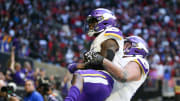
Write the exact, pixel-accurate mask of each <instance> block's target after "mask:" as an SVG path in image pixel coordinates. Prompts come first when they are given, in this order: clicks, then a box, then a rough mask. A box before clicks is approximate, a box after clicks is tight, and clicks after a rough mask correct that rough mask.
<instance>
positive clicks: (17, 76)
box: [12, 62, 26, 86]
mask: <svg viewBox="0 0 180 101" xmlns="http://www.w3.org/2000/svg"><path fill="white" fill-rule="evenodd" d="M12 76H13V80H14V82H15V83H16V84H17V85H20V86H24V83H25V79H26V76H25V74H24V72H22V70H21V64H20V63H18V62H17V63H16V64H15V71H14V72H13V75H12Z"/></svg>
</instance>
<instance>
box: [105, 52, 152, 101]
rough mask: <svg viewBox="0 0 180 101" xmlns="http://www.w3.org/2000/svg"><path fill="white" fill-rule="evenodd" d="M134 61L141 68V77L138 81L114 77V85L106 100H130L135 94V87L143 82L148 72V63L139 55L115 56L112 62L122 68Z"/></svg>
mask: <svg viewBox="0 0 180 101" xmlns="http://www.w3.org/2000/svg"><path fill="white" fill-rule="evenodd" d="M130 61H134V62H136V63H138V64H139V66H140V68H141V70H142V76H141V79H140V80H138V81H129V82H124V83H122V82H119V81H117V80H115V79H114V87H113V90H112V93H111V95H110V96H109V97H108V98H107V99H106V101H130V100H131V98H132V96H133V95H134V94H135V92H136V91H137V89H138V88H139V87H140V86H141V85H142V84H143V82H144V81H145V79H146V77H147V74H148V72H149V64H148V62H147V61H146V59H144V58H142V57H140V56H134V57H118V56H115V57H114V60H113V63H114V64H115V65H117V66H118V67H119V68H121V69H123V68H124V67H125V65H126V64H127V63H128V62H130Z"/></svg>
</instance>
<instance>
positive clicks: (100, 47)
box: [65, 8, 124, 101]
mask: <svg viewBox="0 0 180 101" xmlns="http://www.w3.org/2000/svg"><path fill="white" fill-rule="evenodd" d="M116 22H117V21H116V17H115V15H114V14H113V13H112V12H111V11H109V10H107V9H103V8H98V9H95V10H93V11H92V12H91V13H90V15H89V16H88V17H87V27H88V35H89V36H94V37H96V38H95V40H94V41H93V43H92V44H91V48H90V50H91V51H93V52H97V53H100V54H101V55H102V56H104V57H106V58H107V59H109V60H110V61H112V60H113V58H114V56H115V55H117V56H122V54H123V44H124V41H123V36H122V32H121V31H120V30H119V29H118V28H117V27H116V25H117V23H116ZM68 68H69V70H70V72H71V73H74V72H75V71H76V70H77V69H84V68H86V69H87V68H92V69H87V70H78V71H76V72H75V75H80V76H75V77H74V78H73V81H76V80H77V78H78V77H83V80H79V81H82V82H83V89H82V93H81V94H80V91H78V88H79V86H78V83H79V82H76V83H75V84H77V86H72V88H71V89H70V92H69V95H68V97H67V98H66V99H69V100H70V99H71V100H72V101H104V100H105V99H106V98H107V97H108V96H109V95H110V93H111V91H112V88H113V84H114V81H113V79H112V77H111V76H110V74H109V73H107V72H106V71H105V70H104V69H103V66H102V65H101V64H98V65H97V64H95V65H93V64H88V65H87V64H84V63H73V64H70V65H69V66H68ZM79 79H82V78H79ZM79 85H81V83H79ZM77 96H79V97H77ZM69 100H65V101H69Z"/></svg>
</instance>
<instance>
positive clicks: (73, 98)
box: [64, 86, 80, 101]
mask: <svg viewBox="0 0 180 101" xmlns="http://www.w3.org/2000/svg"><path fill="white" fill-rule="evenodd" d="M79 96H80V91H79V89H78V88H77V87H76V86H72V87H71V88H70V90H69V93H68V96H67V97H66V98H65V99H64V101H77V100H78V97H79Z"/></svg>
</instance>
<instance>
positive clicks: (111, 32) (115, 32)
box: [104, 29, 123, 40]
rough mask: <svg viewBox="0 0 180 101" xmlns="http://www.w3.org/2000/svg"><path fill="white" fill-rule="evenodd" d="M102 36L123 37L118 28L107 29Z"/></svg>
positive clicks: (120, 38)
mask: <svg viewBox="0 0 180 101" xmlns="http://www.w3.org/2000/svg"><path fill="white" fill-rule="evenodd" d="M104 36H108V37H111V38H115V39H116V38H118V39H119V40H122V39H123V35H122V32H121V31H120V30H118V29H111V30H108V31H106V32H105V33H104Z"/></svg>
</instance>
